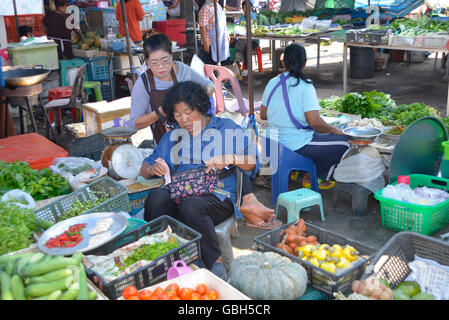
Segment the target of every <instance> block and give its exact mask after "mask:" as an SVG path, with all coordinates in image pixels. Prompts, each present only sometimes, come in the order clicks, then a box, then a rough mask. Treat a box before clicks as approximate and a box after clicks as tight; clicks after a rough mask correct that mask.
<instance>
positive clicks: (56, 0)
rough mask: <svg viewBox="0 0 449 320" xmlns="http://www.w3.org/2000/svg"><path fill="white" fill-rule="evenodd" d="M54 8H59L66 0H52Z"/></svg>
mask: <svg viewBox="0 0 449 320" xmlns="http://www.w3.org/2000/svg"><path fill="white" fill-rule="evenodd" d="M54 4H55V7H56V8H60V7H63V6H66V5H67V0H54Z"/></svg>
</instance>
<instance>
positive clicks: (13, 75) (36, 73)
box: [3, 69, 50, 87]
mask: <svg viewBox="0 0 449 320" xmlns="http://www.w3.org/2000/svg"><path fill="white" fill-rule="evenodd" d="M49 73H50V70H47V69H15V70H8V71H3V76H4V78H5V84H6V85H7V86H13V87H25V86H32V85H35V84H38V83H40V82H42V81H44V79H45V78H46V77H47V76H48V74H49Z"/></svg>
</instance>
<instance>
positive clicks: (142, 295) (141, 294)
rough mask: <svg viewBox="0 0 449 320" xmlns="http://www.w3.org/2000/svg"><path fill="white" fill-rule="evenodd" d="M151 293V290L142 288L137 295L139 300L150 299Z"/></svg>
mask: <svg viewBox="0 0 449 320" xmlns="http://www.w3.org/2000/svg"><path fill="white" fill-rule="evenodd" d="M152 294H153V292H151V290H147V289H143V290H140V291H139V293H138V294H137V296H138V297H139V300H150V297H151V295H152Z"/></svg>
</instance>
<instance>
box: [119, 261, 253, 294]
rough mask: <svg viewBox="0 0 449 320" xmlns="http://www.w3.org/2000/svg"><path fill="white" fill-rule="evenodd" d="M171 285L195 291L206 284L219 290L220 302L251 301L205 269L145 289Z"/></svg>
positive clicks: (163, 287)
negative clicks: (201, 284)
mask: <svg viewBox="0 0 449 320" xmlns="http://www.w3.org/2000/svg"><path fill="white" fill-rule="evenodd" d="M171 283H177V284H178V285H179V288H183V287H185V288H191V289H195V288H196V286H197V285H198V284H200V283H204V284H205V285H206V286H207V287H208V288H209V289H215V290H217V292H218V300H251V299H250V298H249V297H248V296H246V295H244V294H243V293H241V292H240V291H238V290H237V289H236V288H234V287H233V286H231V285H230V284H229V283H227V282H226V281H223V280H222V279H220V278H219V277H217V276H216V275H214V274H213V273H212V272H210V271H209V270H207V269H204V268H203V269H198V270H195V271H192V272H190V273H187V274H185V275H182V276H180V277H177V278H174V279H171V280H167V281H164V282H160V283H158V284H155V285H154V286H151V287H148V288H145V289H149V290H151V291H153V290H154V289H156V287H161V288H162V289H165V288H166V287H167V286H168V285H169V284H171ZM118 300H123V297H122V296H120V298H119V299H118Z"/></svg>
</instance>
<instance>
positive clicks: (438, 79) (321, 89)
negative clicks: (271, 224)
mask: <svg viewBox="0 0 449 320" xmlns="http://www.w3.org/2000/svg"><path fill="white" fill-rule="evenodd" d="M306 50H307V56H308V60H307V66H306V69H305V73H306V74H307V75H308V76H309V77H310V78H311V79H312V80H313V82H314V85H315V88H316V91H317V95H318V98H328V97H330V96H332V95H337V96H341V95H343V81H342V79H343V78H342V72H343V71H342V66H343V63H342V61H343V60H342V59H343V58H342V56H343V55H342V52H343V45H342V44H341V43H332V45H331V46H328V47H321V55H320V57H321V61H320V69H319V72H317V69H316V45H310V46H307V47H306ZM434 57H435V54H432V55H431V56H430V57H429V58H427V59H426V60H425V61H424V62H423V63H414V64H410V65H409V66H407V64H406V63H397V62H390V64H389V65H388V67H387V68H386V69H385V70H381V71H376V72H375V74H374V76H373V77H372V78H370V79H363V80H359V79H351V78H348V92H363V91H371V90H377V91H379V92H385V93H389V94H391V96H392V99H394V100H395V101H396V103H397V104H409V103H413V102H423V103H426V104H427V105H430V106H432V107H435V108H436V109H437V110H439V111H440V112H441V114H442V115H446V104H447V94H448V82H447V81H443V80H442V78H443V76H444V73H445V69H442V68H441V66H440V59H439V60H438V64H437V69H436V70H434ZM440 57H441V55H440ZM263 60H264V70H263V71H262V72H257V71H256V72H254V74H253V75H254V76H253V78H254V86H253V88H254V101H256V102H257V101H260V100H261V99H262V95H263V90H264V88H265V85H266V83H267V82H268V81H269V80H270V79H271V78H273V77H274V76H276V74H275V73H272V72H271V61H269V55H268V54H264V55H263ZM253 61H254V60H253ZM253 65H254V63H253ZM254 69H255V67H254ZM240 85H241V88H242V93H243V96H244V97H248V84H247V80H246V79H244V80H243V81H241V82H240ZM300 187H301V185H300V184H298V183H292V185H290V186H289V189H290V190H292V189H296V188H300ZM254 191H255V194H256V196H257V198H258V199H259V200H260V201H261V202H262V203H264V204H265V205H266V206H268V207H271V208H273V209H274V208H275V205H272V204H271V202H270V190H269V189H265V188H261V187H258V186H254ZM332 194H333V190H323V191H322V192H321V195H322V198H323V207H324V213H325V217H326V220H325V221H324V222H322V221H321V217H320V212H319V209H318V207H313V208H312V209H311V210H310V211H303V212H301V217H302V218H303V219H304V220H305V221H306V222H308V223H312V224H314V225H316V226H318V227H322V228H324V229H327V230H330V231H333V232H335V233H338V234H341V235H343V236H345V237H348V238H351V239H354V240H357V241H360V242H362V243H364V244H365V245H367V246H369V247H372V248H374V249H376V250H377V249H380V248H381V247H382V246H383V245H384V244H385V243H386V242H387V241H388V240H389V239H390V238H391V237H392V236H393V235H395V234H396V232H394V231H391V230H388V229H385V228H383V227H382V224H381V216H380V205H379V202H378V201H377V200H375V199H374V197H373V196H372V195H371V196H370V197H369V199H368V212H367V215H366V216H354V215H352V211H351V199H350V197H349V196H346V195H345V194H339V197H338V201H337V206H336V207H335V208H334V207H333V206H332ZM282 213H284V210H281V214H282ZM281 217H282V215H281ZM284 222H285V220H284ZM238 231H239V233H238V234H239V236H238V238H233V239H232V244H233V249H234V253H235V255H236V256H238V255H241V254H247V253H249V252H250V249H251V247H252V246H253V239H254V237H256V236H257V235H259V234H262V233H264V232H266V230H260V229H255V228H251V227H247V226H246V225H245V222H244V220H240V221H239V223H238ZM447 232H449V226H446V227H445V228H444V229H442V230H440V231H439V232H437V233H435V234H434V235H433V237H436V238H439V236H440V235H441V234H444V233H447Z"/></svg>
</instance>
